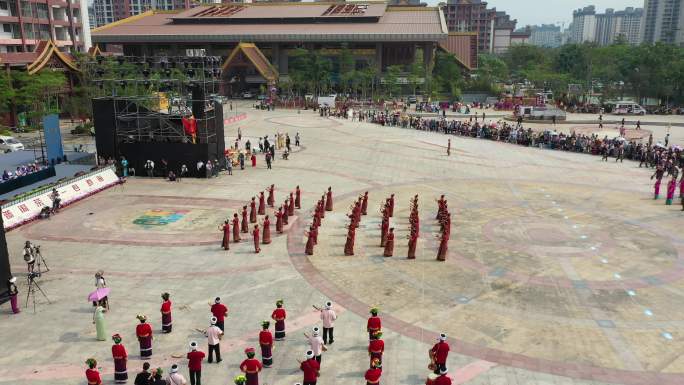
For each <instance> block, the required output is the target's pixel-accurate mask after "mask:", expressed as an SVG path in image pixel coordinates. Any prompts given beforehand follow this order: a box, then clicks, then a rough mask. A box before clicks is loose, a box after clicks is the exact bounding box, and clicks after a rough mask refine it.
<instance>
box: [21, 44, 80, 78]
mask: <svg viewBox="0 0 684 385" xmlns="http://www.w3.org/2000/svg"><path fill="white" fill-rule="evenodd" d="M35 52H36V53H38V57H37V58H36V59H35V60H34V61H33V62H32V63H30V64H28V65H27V66H26V72H28V74H29V75H33V74H35V73H37V72H39V71H40V70H42V69H43V68H45V66H46V65H47V64H48V63H50V61H51V60H53V59H56V60H58V61H59V62H61V63H62V64H63V65H64V67H65V68H68V69H70V70H72V71H74V72H80V71H81V70H80V69H79V68H78V65H76V62H74V60H73V59H72V58H71V57H70V56H69V55H67V54H65V53H63V52H61V51H60V50H59V49H58V48H57V46H56V45H55V42H53V41H52V40H41V41H40V43H38V46H37V47H36V51H35Z"/></svg>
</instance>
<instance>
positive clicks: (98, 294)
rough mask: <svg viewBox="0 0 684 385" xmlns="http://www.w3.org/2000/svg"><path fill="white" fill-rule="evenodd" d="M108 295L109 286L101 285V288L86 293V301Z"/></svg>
mask: <svg viewBox="0 0 684 385" xmlns="http://www.w3.org/2000/svg"><path fill="white" fill-rule="evenodd" d="M108 295H109V288H108V287H103V288H101V289H97V290H95V291H94V292H92V293H90V294H88V301H91V302H92V301H99V300H101V299H102V298H104V297H107V296H108Z"/></svg>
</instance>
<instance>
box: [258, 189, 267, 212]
mask: <svg viewBox="0 0 684 385" xmlns="http://www.w3.org/2000/svg"><path fill="white" fill-rule="evenodd" d="M258 212H259V215H264V214H266V203H265V198H264V192H263V191H262V192H260V193H259V210H258Z"/></svg>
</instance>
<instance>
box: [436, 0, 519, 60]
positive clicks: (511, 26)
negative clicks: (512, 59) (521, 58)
mask: <svg viewBox="0 0 684 385" xmlns="http://www.w3.org/2000/svg"><path fill="white" fill-rule="evenodd" d="M442 11H443V12H444V18H445V20H446V25H447V28H448V29H449V32H458V33H464V32H475V33H477V49H478V52H481V53H482V52H488V53H503V52H506V51H507V50H508V47H510V42H511V34H512V33H513V31H515V27H516V24H517V21H516V20H514V19H511V18H510V16H509V15H507V14H506V12H497V10H496V8H492V9H488V8H487V2H485V1H482V0H448V2H447V3H446V4H445V5H443V6H442Z"/></svg>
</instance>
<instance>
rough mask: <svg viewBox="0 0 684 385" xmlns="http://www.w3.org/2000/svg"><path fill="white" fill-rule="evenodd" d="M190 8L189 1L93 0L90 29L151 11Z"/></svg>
mask: <svg viewBox="0 0 684 385" xmlns="http://www.w3.org/2000/svg"><path fill="white" fill-rule="evenodd" d="M190 6H191V2H190V0H94V1H93V6H92V9H93V14H94V17H93V19H94V21H95V23H94V24H91V26H90V27H91V28H95V27H101V26H103V25H105V24H109V23H112V22H115V21H117V20H121V19H125V18H127V17H130V16H135V15H139V14H141V13H143V12H147V11H149V10H151V9H158V10H162V11H171V10H174V9H188V8H190Z"/></svg>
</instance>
